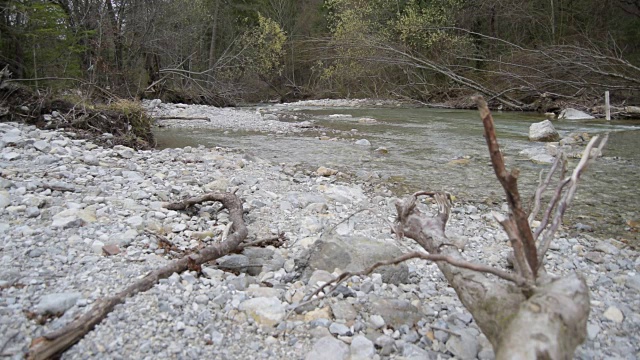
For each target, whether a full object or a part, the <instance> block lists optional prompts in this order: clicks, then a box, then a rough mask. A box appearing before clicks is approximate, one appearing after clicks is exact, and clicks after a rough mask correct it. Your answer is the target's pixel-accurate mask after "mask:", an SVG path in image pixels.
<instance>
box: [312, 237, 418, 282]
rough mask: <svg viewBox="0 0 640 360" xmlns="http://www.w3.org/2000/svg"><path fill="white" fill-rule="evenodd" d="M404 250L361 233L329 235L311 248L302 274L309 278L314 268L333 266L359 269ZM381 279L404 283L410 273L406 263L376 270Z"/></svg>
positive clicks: (399, 253)
mask: <svg viewBox="0 0 640 360" xmlns="http://www.w3.org/2000/svg"><path fill="white" fill-rule="evenodd" d="M401 254H402V251H401V250H400V249H399V248H398V247H397V246H396V245H395V244H392V243H388V242H384V241H379V240H374V239H369V238H366V237H362V236H344V237H343V236H329V237H326V238H323V239H321V240H319V241H316V243H315V244H314V247H313V248H312V249H311V250H310V257H309V259H308V261H307V262H306V268H305V270H304V273H303V278H306V279H308V278H309V277H310V276H311V274H312V273H313V271H315V270H326V271H329V272H332V271H333V270H334V269H336V268H338V269H342V270H345V271H360V270H362V269H365V268H367V267H369V266H370V265H371V264H374V263H376V262H378V261H385V260H390V259H393V258H395V257H397V256H400V255H401ZM375 272H376V273H379V274H381V275H382V280H383V281H384V282H387V283H391V284H400V283H405V282H407V280H408V277H409V270H408V267H407V265H406V264H399V265H394V266H384V267H380V268H378V269H376V270H375Z"/></svg>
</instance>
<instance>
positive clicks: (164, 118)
mask: <svg viewBox="0 0 640 360" xmlns="http://www.w3.org/2000/svg"><path fill="white" fill-rule="evenodd" d="M153 118H154V119H156V120H206V121H211V119H209V118H208V117H202V116H154V117H153Z"/></svg>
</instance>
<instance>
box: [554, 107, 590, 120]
mask: <svg viewBox="0 0 640 360" xmlns="http://www.w3.org/2000/svg"><path fill="white" fill-rule="evenodd" d="M558 119H565V120H586V119H595V118H594V117H593V116H591V115H589V114H587V113H586V112H584V111H580V110H577V109H573V108H566V109H564V110H562V112H560V115H558Z"/></svg>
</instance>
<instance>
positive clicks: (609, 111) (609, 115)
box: [604, 91, 611, 120]
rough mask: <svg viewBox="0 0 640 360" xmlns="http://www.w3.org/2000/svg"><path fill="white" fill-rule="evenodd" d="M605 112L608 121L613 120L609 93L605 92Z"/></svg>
mask: <svg viewBox="0 0 640 360" xmlns="http://www.w3.org/2000/svg"><path fill="white" fill-rule="evenodd" d="M604 111H605V114H606V117H607V120H611V105H610V104H609V92H608V91H605V92H604Z"/></svg>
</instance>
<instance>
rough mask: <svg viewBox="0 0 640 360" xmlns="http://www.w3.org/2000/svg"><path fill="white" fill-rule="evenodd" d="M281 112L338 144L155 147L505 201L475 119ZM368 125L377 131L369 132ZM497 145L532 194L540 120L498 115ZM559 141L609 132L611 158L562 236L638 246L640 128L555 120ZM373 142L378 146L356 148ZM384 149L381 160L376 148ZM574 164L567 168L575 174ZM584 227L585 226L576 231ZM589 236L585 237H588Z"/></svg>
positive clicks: (311, 136)
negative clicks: (235, 152)
mask: <svg viewBox="0 0 640 360" xmlns="http://www.w3.org/2000/svg"><path fill="white" fill-rule="evenodd" d="M281 113H287V114H288V115H290V116H293V115H296V116H297V118H298V120H290V121H302V120H312V121H313V122H314V123H315V124H316V125H320V126H322V127H323V128H324V130H323V132H324V133H325V134H326V136H327V137H329V138H334V139H336V141H327V140H319V137H320V136H322V135H323V134H322V133H320V131H315V130H312V131H309V132H306V133H303V134H279V135H278V134H275V135H274V134H266V133H256V132H241V131H237V132H233V131H232V132H229V131H227V132H222V131H215V130H206V131H203V130H193V129H175V128H174V129H157V130H156V137H157V140H158V147H160V148H164V147H178V146H197V145H205V146H209V147H213V146H222V147H230V148H236V149H241V150H244V151H248V152H251V153H254V154H256V155H258V156H260V157H262V158H265V159H268V160H271V161H274V162H278V163H299V164H302V165H305V166H308V167H309V168H317V167H318V166H326V167H331V168H336V169H339V170H341V171H345V172H350V173H353V174H359V175H360V176H361V177H364V176H367V175H369V174H377V176H379V177H380V178H381V179H382V180H384V181H388V182H394V183H396V186H395V189H396V191H397V192H398V195H402V194H403V193H407V192H410V191H414V190H418V189H421V190H445V191H449V192H451V193H453V194H454V195H455V196H456V197H457V198H458V199H460V200H462V201H465V202H471V203H477V205H478V207H480V208H482V207H483V205H486V204H499V203H501V202H502V198H503V192H502V189H501V188H500V185H499V183H498V182H497V180H496V178H495V175H494V173H493V169H492V167H491V165H490V161H489V156H488V153H487V150H486V144H485V142H484V138H483V136H482V132H483V130H482V123H481V121H480V119H479V116H478V113H477V112H476V111H469V110H445V109H429V108H336V107H331V108H320V107H301V108H284V109H282V110H281ZM362 118H368V119H375V120H376V122H373V123H371V122H368V123H362V122H361V121H359V120H360V119H362ZM494 118H495V122H496V129H497V134H498V139H499V142H500V145H501V147H502V149H503V153H504V155H505V159H506V162H507V166H508V167H510V168H511V167H518V168H519V169H520V173H521V175H520V180H519V184H520V190H521V194H522V195H523V197H525V198H526V197H528V196H529V194H533V191H534V190H535V187H536V185H537V179H538V174H539V172H540V170H543V169H546V168H548V165H539V164H534V163H533V162H531V161H529V160H528V159H527V158H525V157H523V156H519V155H518V153H519V152H520V151H521V150H523V149H525V148H528V147H531V146H532V145H536V144H532V143H530V142H529V141H528V139H527V134H528V129H529V125H530V124H531V123H533V122H538V121H541V120H543V118H542V116H541V115H540V114H534V113H513V112H495V113H494ZM554 126H555V127H556V129H557V130H558V131H559V132H560V134H561V136H563V135H567V134H569V133H572V132H581V133H582V132H587V133H588V134H590V135H597V134H603V133H609V134H610V138H609V143H608V144H607V147H606V148H605V151H604V158H602V159H599V160H598V161H597V162H596V163H594V164H593V166H592V167H591V168H590V169H589V170H588V171H587V173H586V174H585V175H584V177H583V180H582V181H581V183H580V186H579V189H578V192H577V195H576V198H575V200H574V204H573V206H572V207H571V208H570V209H569V211H568V213H567V216H566V218H565V229H566V230H567V231H568V232H569V233H571V232H577V231H589V232H592V234H593V235H595V236H598V237H604V238H609V237H612V238H615V239H617V240H620V241H623V242H625V243H628V244H630V245H631V246H633V247H638V246H639V245H640V233H639V232H638V230H639V229H638V222H639V221H640V211H639V209H640V191H638V190H639V189H638V180H640V176H639V174H640V145H639V144H640V121H628V120H625V121H610V122H607V121H604V120H586V121H585V120H580V121H569V120H561V121H555V122H554ZM355 139H367V140H369V141H370V142H371V144H372V146H370V147H363V146H357V145H355V144H354V140H355ZM378 148H384V149H386V153H384V154H382V153H381V152H384V151H375V149H378ZM576 163H577V160H576V159H572V160H570V166H571V167H572V166H573V165H575V164H576ZM578 224H580V225H578ZM585 229H586V230H585Z"/></svg>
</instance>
